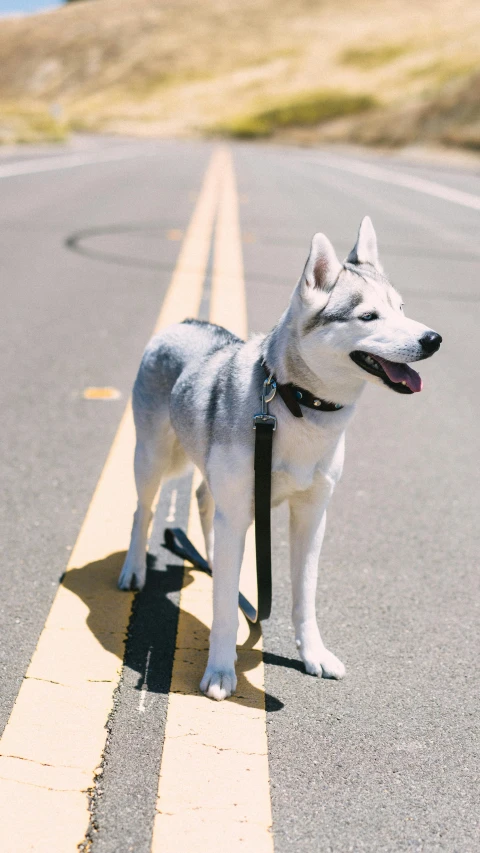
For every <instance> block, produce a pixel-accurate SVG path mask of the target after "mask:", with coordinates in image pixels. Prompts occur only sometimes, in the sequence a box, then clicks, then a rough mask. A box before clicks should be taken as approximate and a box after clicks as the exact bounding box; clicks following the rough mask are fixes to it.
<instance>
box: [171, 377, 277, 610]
mask: <svg viewBox="0 0 480 853" xmlns="http://www.w3.org/2000/svg"><path fill="white" fill-rule="evenodd" d="M276 390H277V386H276V382H275V380H274V379H273V376H272V375H270V376H269V377H267V378H266V379H265V382H264V383H263V388H262V396H261V398H260V399H261V401H262V411H261V412H260V414H258V415H255V417H254V419H253V428H254V430H255V552H256V562H257V573H256V574H257V607H256V608H255V607H254V606H253V604H251V602H250V601H248V599H247V598H245V596H244V595H243V594H242V593H241V592H240V593H239V595H238V606H239V607H240V610H242V611H243V613H244V614H245V616H246V617H247V619H248V621H249V622H252V623H255V622H259V621H260V620H261V619H268V617H269V616H270V611H271V609H272V548H271V541H272V536H271V525H270V506H271V501H272V498H271V492H272V442H273V433H274V431H275V429H276V428H277V419H276V418H275V417H274V416H273V415H269V413H268V403H269V402H270V400H273V398H274V396H275V392H276ZM164 537H165V541H164V542H163V544H162V548H165V549H166V550H167V551H171V552H172V554H176V555H177V557H181V558H182V560H188V562H189V563H191V564H192V565H193V566H195V568H197V569H200V571H202V572H207V574H209V575H211V574H212V570H211V568H210V566H209V565H208V563H207V561H206V560H205V559H204V558H203V557H202V555H201V554H199V553H198V551H197V549H196V548H195V546H194V545H193V544H192V542H190V539H189V538H188V536H186V535H185V533H184V532H183V530H181V529H180V528H179V527H176V528H174V529H173V530H172V529H170V528H168V527H167V528H166V529H165V532H164Z"/></svg>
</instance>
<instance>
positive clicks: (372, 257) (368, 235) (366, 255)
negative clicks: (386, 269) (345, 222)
mask: <svg viewBox="0 0 480 853" xmlns="http://www.w3.org/2000/svg"><path fill="white" fill-rule="evenodd" d="M347 263H349V264H371V265H372V266H373V267H375V269H377V270H379V271H380V272H382V266H381V264H380V261H379V259H378V248H377V235H376V234H375V228H374V227H373V225H372V220H371V219H370V217H369V216H364V217H363V219H362V221H361V223H360V228H359V229H358V237H357V242H356V243H355V245H354V247H353V249H352V251H351V252H350V254H349V256H348V258H347Z"/></svg>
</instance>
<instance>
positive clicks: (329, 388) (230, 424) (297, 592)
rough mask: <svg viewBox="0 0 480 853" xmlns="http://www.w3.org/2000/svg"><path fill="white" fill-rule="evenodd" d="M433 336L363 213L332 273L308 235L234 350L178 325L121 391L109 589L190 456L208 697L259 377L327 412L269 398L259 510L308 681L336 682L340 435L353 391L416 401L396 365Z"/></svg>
mask: <svg viewBox="0 0 480 853" xmlns="http://www.w3.org/2000/svg"><path fill="white" fill-rule="evenodd" d="M441 341H442V338H441V336H440V335H439V334H438V333H437V332H435V331H433V330H432V329H430V328H428V327H427V326H424V325H422V324H421V323H418V322H416V321H415V320H410V319H408V318H407V317H406V316H405V314H404V312H403V303H402V299H401V297H400V295H399V293H398V292H397V291H396V290H395V288H394V287H393V286H392V284H391V283H390V282H389V280H388V278H387V277H386V275H385V273H384V271H383V268H382V266H381V264H380V261H379V257H378V249H377V238H376V234H375V231H374V228H373V225H372V222H371V220H370V218H369V217H368V216H366V217H365V218H364V219H363V220H362V222H361V225H360V228H359V232H358V236H357V241H356V244H355V246H354V248H353V249H352V251H351V252H350V254H349V255H348V257H347V259H346V260H345V261H344V262H343V264H342V263H340V261H339V260H338V258H337V256H336V254H335V250H334V248H333V246H332V244H331V242H330V241H329V240H328V238H327V237H326V236H325V235H324V234H320V233H319V234H315V236H314V237H313V239H312V243H311V248H310V254H309V256H308V259H307V262H306V264H305V268H304V270H303V273H302V275H301V277H300V279H299V281H298V283H297V285H296V287H295V289H294V291H293V294H292V297H291V299H290V303H289V305H288V307H287V309H286V311H285V313H284V314H283V316H282V317H281V318H280V320H279V322H278V323H277V325H276V326H275V327H274V329H273V330H272V331H271V332H270V333H269V334H267V335H265V336H254V337H252V338H251V339H249V340H248V341H247V342H245V341H243V340H240V339H239V338H238V337H236V336H235V335H233V334H232V333H231V332H229V331H227V330H226V329H224V328H221V327H220V326H215V325H213V324H211V323H206V322H200V321H196V320H186V321H184V322H183V323H179V324H176V325H173V326H170V327H169V328H167V329H165V330H164V331H163V332H161V333H160V334H159V335H157V336H155V337H154V338H153V339H152V340H151V341H150V343H149V344H148V346H147V348H146V350H145V353H144V356H143V359H142V362H141V365H140V369H139V372H138V375H137V378H136V381H135V385H134V389H133V411H134V418H135V427H136V436H137V442H136V448H135V462H134V468H135V480H136V486H137V491H138V506H137V509H136V512H135V515H134V522H133V530H132V537H131V543H130V547H129V550H128V553H127V556H126V559H125V563H124V566H123V569H122V571H121V574H120V578H119V587H120V589H125V590H128V589H131V588H132V587H133V588H136V589H141V588H142V587H143V585H144V583H145V575H146V547H147V538H148V530H149V524H150V521H151V517H152V513H151V506H152V502H153V500H154V497H155V494H156V492H157V490H158V487H159V485H160V481H161V480H162V479H165V478H168V477H172V476H177V475H178V474H179V473H181V472H182V471H183V470H184V468H185V466H186V465H188V464H189V462H191V461H193V462H194V464H195V465H196V466H197V467H198V468H199V469H200V471H201V473H202V475H203V481H202V483H201V485H200V487H199V488H198V490H197V499H198V507H199V511H200V518H201V523H202V529H203V534H204V537H205V547H206V552H207V557H208V562H209V565H210V566H211V567H212V568H213V624H212V628H211V633H210V649H209V656H208V662H207V667H206V670H205V674H204V676H203V678H202V681H201V684H200V688H201V690H202V691H203V692H204V693H205V694H206V695H207V696H209V697H210V698H212V699H217V700H221V699H225V698H226V697H228V696H230V695H231V694H232V693H233V692H234V691H235V687H236V676H235V661H236V636H237V628H238V589H239V574H240V567H241V563H242V557H243V551H244V542H245V534H246V532H247V529H248V527H249V525H250V524H251V523H252V519H253V513H254V504H253V488H254V469H253V455H254V436H255V433H254V431H253V429H252V419H253V416H254V415H255V414H256V413H257V412H258V409H259V402H258V401H259V398H260V395H261V391H262V386H263V383H264V381H265V377H266V371H267V372H268V373H272V374H273V375H274V376H275V378H276V381H277V383H279V384H285V385H288V386H289V387H294V388H297V389H298V388H300V389H306V391H308V392H310V395H313V401H314V403H313V405H314V406H315V405H320V402H321V401H328V402H330V403H334V404H336V408H334V407H332V409H333V410H332V411H324V410H322V409H321V408H319V409H317V410H316V411H315V409H314V408H312V407H309V408H307V407H305V408H304V407H303V406H302V407H301V411H302V415H303V417H301V418H300V417H294V416H293V415H292V413H291V411H289V408H288V407H287V405H286V404H285V402H284V400H283V399H282V398H281V397H280V395H279V394H277V395H276V396H275V397H274V399H273V401H272V402H271V403H270V412H271V414H273V415H274V416H275V417H276V419H277V430H276V432H275V434H274V440H273V461H272V506H277V505H278V504H280V503H282V502H283V501H288V502H289V505H290V557H291V578H292V599H293V625H294V629H295V640H296V645H297V648H298V651H299V654H300V657H301V659H302V660H303V663H304V665H305V669H306V671H307V672H308V673H310V674H312V675H318V676H320V675H321V676H323V677H326V678H334V679H340V678H343V676H344V674H345V667H344V666H343V664H342V662H341V661H340V660H339V659H338V658H337V657H335V655H334V654H332V652H330V651H329V650H328V649H327V648H326V647H325V645H324V643H323V640H322V638H321V635H320V631H319V628H318V625H317V619H316V612H315V591H316V584H317V571H318V562H319V557H320V550H321V547H322V541H323V536H324V531H325V520H326V508H327V505H328V502H329V500H330V497H331V495H332V493H333V490H334V488H335V485H336V483H337V482H338V480H339V478H340V476H341V473H342V468H343V460H344V445H345V429H346V427H347V424H348V423H349V421H350V419H351V417H352V415H353V413H354V411H355V407H356V404H357V401H358V399H359V397H360V395H361V393H362V391H363V389H364V387H365V384H366V382H373V383H375V384H376V385H383V386H387V388H390V389H391V390H393V391H396V392H397V393H400V394H412V393H415V392H419V391H420V390H421V388H422V381H421V378H420V376H419V374H418V373H416V371H415V370H413V369H412V368H411V367H409V365H408V362H416V361H420V360H422V359H425V358H429V357H430V356H431V355H433V353H435V352H436V351H437V350H438V348H439V346H440V344H441ZM290 383H291V385H290ZM299 393H300V397H301V394H302V392H301V391H300V392H299V391H297V399H300V398H299V397H298V394H299ZM315 401H317V402H316V403H315Z"/></svg>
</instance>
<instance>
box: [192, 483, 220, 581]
mask: <svg viewBox="0 0 480 853" xmlns="http://www.w3.org/2000/svg"><path fill="white" fill-rule="evenodd" d="M196 494H197V503H198V511H199V513H200V521H201V523H202V530H203V536H204V539H205V549H206V554H207V560H208V565H209V566H210V567H211V566H213V516H214V514H215V501H214V500H213V497H212V493H211V491H210V489H209V488H208V483H207V481H206V480H202V482H201V483H200V485H199V487H198V489H197V493H196Z"/></svg>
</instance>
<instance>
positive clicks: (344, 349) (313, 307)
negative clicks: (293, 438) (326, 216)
mask: <svg viewBox="0 0 480 853" xmlns="http://www.w3.org/2000/svg"><path fill="white" fill-rule="evenodd" d="M296 303H297V310H296V312H295V313H296V317H297V335H298V344H299V349H300V353H301V355H302V357H303V359H304V360H305V362H306V363H307V364H308V366H309V367H310V369H311V370H313V372H314V373H316V374H317V375H318V376H321V375H322V365H324V364H325V358H326V356H327V353H329V354H330V355H335V359H336V362H337V364H338V366H339V367H340V365H341V367H342V371H345V370H346V369H348V372H349V374H351V378H352V380H355V378H360V379H369V380H370V381H373V382H375V383H377V384H378V383H383V384H384V385H387V386H388V387H389V388H392V389H393V390H394V391H397V392H398V393H400V394H412V393H414V392H415V391H421V389H422V380H421V378H420V376H419V374H418V373H417V372H416V371H415V370H413V369H412V368H411V367H409V366H408V362H412V361H413V362H414V361H420V360H421V359H424V358H429V357H430V356H431V355H433V353H435V352H436V351H437V350H438V348H439V346H440V344H441V341H442V338H441V336H440V335H439V334H438V333H437V332H434V331H433V330H432V329H430V328H428V326H424V325H423V324H422V323H417V322H416V321H415V320H410V319H409V318H408V317H406V316H405V314H404V311H403V302H402V298H401V296H400V294H399V293H398V292H397V291H396V290H395V288H394V287H393V286H392V285H391V284H390V282H389V281H388V279H387V277H386V276H385V274H384V272H383V269H382V267H381V265H380V262H379V259H378V250H377V238H376V235H375V231H374V228H373V225H372V222H371V220H370V218H369V217H368V216H366V217H365V218H364V219H363V220H362V223H361V225H360V229H359V232H358V238H357V242H356V244H355V246H354V248H353V249H352V251H351V252H350V254H349V255H348V257H347V259H346V260H345V261H344V263H343V264H341V263H340V261H339V260H338V258H337V256H336V254H335V250H334V248H333V246H332V244H331V243H330V241H329V240H328V239H327V237H325V235H324V234H315V236H314V238H313V240H312V246H311V250H310V255H309V257H308V260H307V263H306V265H305V269H304V271H303V274H302V277H301V279H300V281H299V283H298V286H297V290H296Z"/></svg>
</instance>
